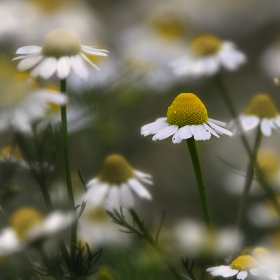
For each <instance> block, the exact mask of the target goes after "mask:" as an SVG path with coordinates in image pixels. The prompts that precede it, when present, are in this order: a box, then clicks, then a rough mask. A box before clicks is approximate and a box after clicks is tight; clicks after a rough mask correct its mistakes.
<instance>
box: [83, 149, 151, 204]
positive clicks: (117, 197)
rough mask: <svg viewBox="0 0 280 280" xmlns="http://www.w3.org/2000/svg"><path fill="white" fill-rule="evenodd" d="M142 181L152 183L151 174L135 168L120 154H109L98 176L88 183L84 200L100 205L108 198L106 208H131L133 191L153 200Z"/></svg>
mask: <svg viewBox="0 0 280 280" xmlns="http://www.w3.org/2000/svg"><path fill="white" fill-rule="evenodd" d="M142 183H146V184H150V185H152V184H153V182H152V180H151V175H149V174H146V173H143V172H141V171H138V170H135V169H133V168H132V167H131V166H130V165H129V163H128V162H127V161H126V159H125V158H124V157H122V156H121V155H119V154H111V155H109V156H108V157H107V158H106V159H105V160H104V163H103V166H102V168H101V172H100V173H99V175H98V176H97V177H95V178H94V179H92V180H90V181H89V182H88V183H87V192H86V194H85V197H84V202H87V203H90V204H92V205H98V204H99V203H100V202H101V201H102V200H104V199H106V208H107V209H114V208H118V207H120V206H121V207H124V208H131V207H133V205H134V198H133V193H135V194H136V195H137V196H139V197H141V198H144V199H148V200H151V199H152V196H151V194H150V193H149V191H148V190H147V189H146V188H145V187H144V185H143V184H142Z"/></svg>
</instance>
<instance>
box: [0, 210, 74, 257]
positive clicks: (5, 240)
mask: <svg viewBox="0 0 280 280" xmlns="http://www.w3.org/2000/svg"><path fill="white" fill-rule="evenodd" d="M74 219H75V215H74V214H73V213H70V212H62V211H59V210H57V211H53V212H51V213H50V214H49V215H48V216H46V217H45V218H44V217H43V215H42V214H41V213H40V212H39V211H38V210H36V209H35V208H32V207H22V208H20V209H18V210H17V211H15V212H14V213H13V214H12V215H11V217H10V226H9V227H6V228H4V229H2V231H1V233H0V256H4V255H8V254H12V253H15V252H18V251H21V250H24V249H26V248H28V247H30V246H32V245H33V244H34V243H35V242H39V241H44V240H47V239H48V238H50V237H52V236H55V235H57V234H58V233H59V232H61V231H62V230H64V229H66V228H67V227H69V226H70V225H71V223H72V222H73V221H74Z"/></svg>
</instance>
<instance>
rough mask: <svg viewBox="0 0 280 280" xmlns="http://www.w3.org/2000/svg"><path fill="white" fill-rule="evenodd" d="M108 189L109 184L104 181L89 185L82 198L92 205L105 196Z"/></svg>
mask: <svg viewBox="0 0 280 280" xmlns="http://www.w3.org/2000/svg"><path fill="white" fill-rule="evenodd" d="M108 189H109V185H108V184H105V183H104V184H102V185H97V186H94V187H90V188H88V190H87V192H86V194H85V199H84V200H85V201H87V202H89V203H90V204H92V205H98V204H100V202H101V201H102V200H103V199H104V198H105V195H106V193H107V191H108Z"/></svg>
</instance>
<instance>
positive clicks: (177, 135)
mask: <svg viewBox="0 0 280 280" xmlns="http://www.w3.org/2000/svg"><path fill="white" fill-rule="evenodd" d="M182 140H183V139H182V138H181V137H180V129H178V130H177V131H176V132H175V134H174V135H173V137H172V142H173V143H174V144H179V143H181V142H182Z"/></svg>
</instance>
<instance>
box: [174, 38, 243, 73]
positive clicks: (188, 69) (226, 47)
mask: <svg viewBox="0 0 280 280" xmlns="http://www.w3.org/2000/svg"><path fill="white" fill-rule="evenodd" d="M245 62H246V57H245V55H244V54H243V53H241V52H240V51H238V50H236V47H235V45H234V44H233V43H232V42H228V41H222V40H221V39H220V38H218V37H217V36H215V35H213V34H209V33H203V34H199V35H196V36H194V37H193V39H192V41H191V43H190V46H189V53H188V54H187V55H186V56H184V57H181V58H179V59H176V60H174V61H173V62H171V63H170V66H171V68H172V69H173V72H174V73H175V74H176V75H179V76H181V75H183V76H189V77H200V76H211V75H214V74H216V73H217V72H218V71H219V70H220V68H221V67H224V68H225V69H227V70H230V71H234V70H237V69H238V68H239V66H240V65H242V64H244V63H245Z"/></svg>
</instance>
